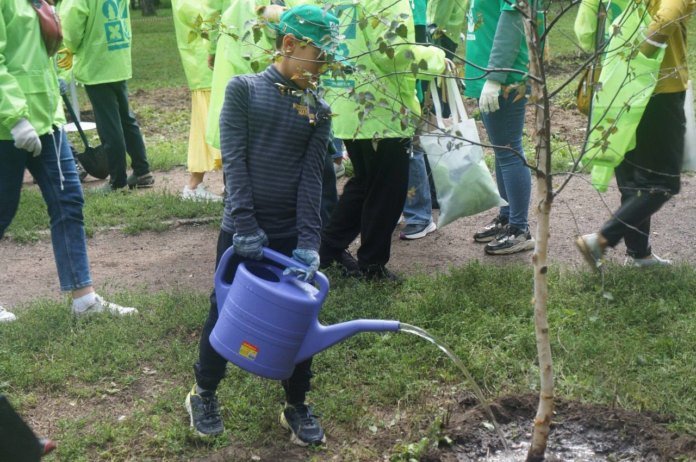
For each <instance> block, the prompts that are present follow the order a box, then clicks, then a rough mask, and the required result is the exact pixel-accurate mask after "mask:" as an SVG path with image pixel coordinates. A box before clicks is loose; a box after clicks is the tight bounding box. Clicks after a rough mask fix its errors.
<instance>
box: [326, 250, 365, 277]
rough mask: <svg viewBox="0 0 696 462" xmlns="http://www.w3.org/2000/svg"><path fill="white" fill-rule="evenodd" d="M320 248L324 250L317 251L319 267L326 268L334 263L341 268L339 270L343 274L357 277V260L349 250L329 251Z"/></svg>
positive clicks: (358, 271) (358, 269)
mask: <svg viewBox="0 0 696 462" xmlns="http://www.w3.org/2000/svg"><path fill="white" fill-rule="evenodd" d="M322 250H324V251H323V252H322V251H321V250H320V251H319V259H320V261H321V263H320V264H319V268H320V269H327V268H330V267H331V266H333V265H334V264H335V265H337V266H338V267H339V268H341V272H342V273H343V275H344V276H348V277H359V276H360V275H361V272H360V267H359V266H358V261H357V260H356V259H355V258H354V257H353V256H352V255H351V254H350V252H348V250H345V249H344V250H342V251H340V252H330V251H327V250H326V249H322Z"/></svg>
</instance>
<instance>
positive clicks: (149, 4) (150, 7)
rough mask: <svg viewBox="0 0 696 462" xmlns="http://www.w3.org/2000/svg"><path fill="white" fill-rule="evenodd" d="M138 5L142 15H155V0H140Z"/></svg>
mask: <svg viewBox="0 0 696 462" xmlns="http://www.w3.org/2000/svg"><path fill="white" fill-rule="evenodd" d="M140 7H141V9H142V10H143V16H157V10H155V0H140Z"/></svg>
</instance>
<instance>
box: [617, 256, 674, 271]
mask: <svg viewBox="0 0 696 462" xmlns="http://www.w3.org/2000/svg"><path fill="white" fill-rule="evenodd" d="M624 265H625V266H634V267H636V268H650V267H653V266H671V265H672V260H667V259H666V258H660V257H658V256H657V255H655V254H654V253H651V254H650V255H649V256H647V257H645V258H632V257H627V258H626V261H625V262H624Z"/></svg>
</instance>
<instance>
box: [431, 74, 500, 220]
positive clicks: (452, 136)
mask: <svg viewBox="0 0 696 462" xmlns="http://www.w3.org/2000/svg"><path fill="white" fill-rule="evenodd" d="M445 80H446V82H447V83H446V85H445V88H446V91H447V95H448V101H449V102H450V108H451V111H452V125H451V126H448V127H446V126H445V123H444V121H443V119H442V106H441V104H440V98H439V96H438V94H437V91H436V90H435V85H431V86H430V89H431V91H430V93H431V95H432V99H433V106H434V109H435V118H436V121H437V122H436V123H437V128H436V129H433V130H431V131H428V132H426V133H424V134H422V135H421V136H420V143H421V146H422V147H423V149H424V150H425V152H426V154H427V155H428V162H430V168H431V170H432V174H433V181H434V182H435V189H436V190H437V200H438V202H439V203H440V216H439V218H438V221H437V227H438V228H442V227H444V226H445V225H447V224H449V223H452V222H453V221H454V220H456V219H457V218H461V217H466V216H471V215H476V214H477V213H481V212H483V211H485V210H488V209H491V208H493V207H498V206H501V205H505V204H506V202H505V201H504V200H503V199H502V198H501V197H500V194H499V193H498V188H497V186H496V184H495V181H493V177H492V176H491V172H490V171H489V170H488V167H487V166H486V163H485V161H484V160H483V149H482V148H481V146H480V138H479V134H478V129H477V128H476V122H475V121H474V119H470V118H468V117H467V114H466V109H465V108H464V101H462V95H461V94H460V93H459V89H458V88H457V83H456V82H455V81H454V79H451V78H448V79H445Z"/></svg>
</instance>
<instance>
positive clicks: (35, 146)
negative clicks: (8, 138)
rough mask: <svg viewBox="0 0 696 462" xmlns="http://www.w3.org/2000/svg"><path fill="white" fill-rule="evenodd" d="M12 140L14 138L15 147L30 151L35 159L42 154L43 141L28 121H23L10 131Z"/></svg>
mask: <svg viewBox="0 0 696 462" xmlns="http://www.w3.org/2000/svg"><path fill="white" fill-rule="evenodd" d="M10 133H11V134H12V138H14V141H15V143H14V145H15V147H16V148H17V149H23V150H24V151H29V152H30V153H32V154H33V155H34V157H36V156H38V155H39V154H41V140H40V139H39V134H38V133H36V130H34V127H32V126H31V124H30V123H29V121H28V120H27V119H21V120H20V121H19V122H17V124H16V125H15V126H14V127H12V130H10Z"/></svg>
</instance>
